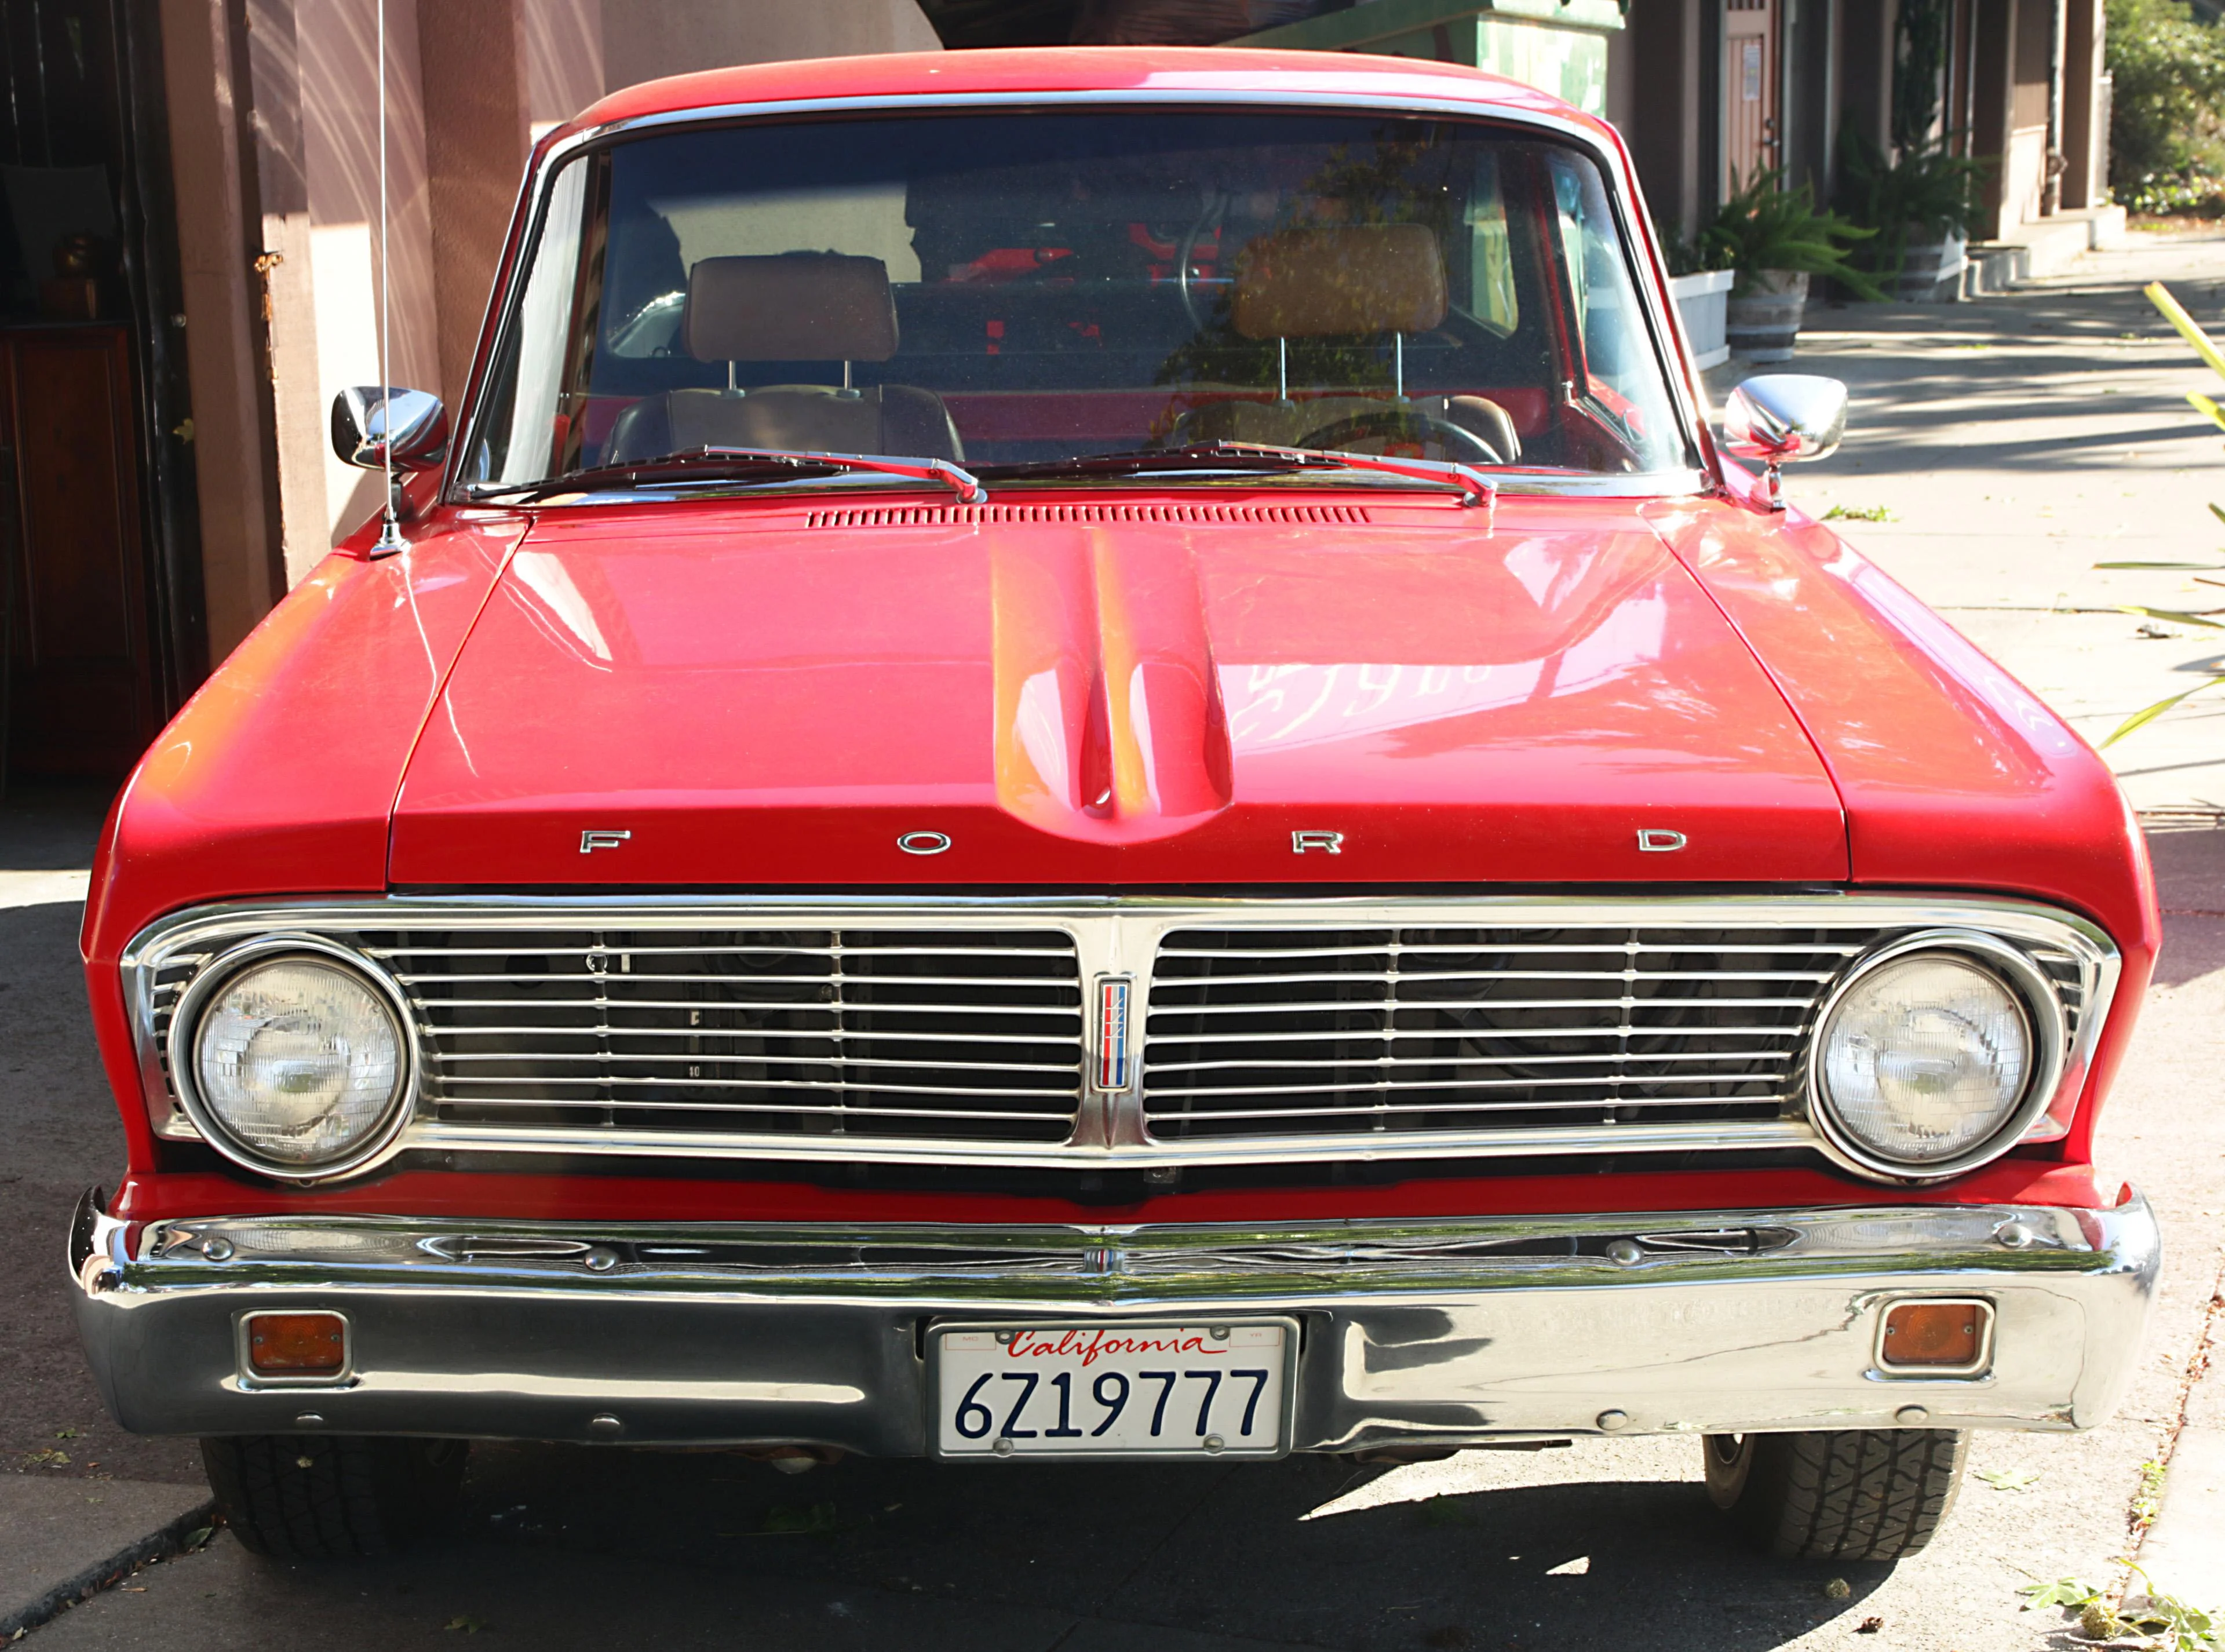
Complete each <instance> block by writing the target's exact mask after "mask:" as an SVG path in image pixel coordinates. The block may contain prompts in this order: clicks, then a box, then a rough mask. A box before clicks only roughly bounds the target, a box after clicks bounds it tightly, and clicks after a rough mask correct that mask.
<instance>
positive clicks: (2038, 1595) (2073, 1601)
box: [2017, 1578, 2101, 1611]
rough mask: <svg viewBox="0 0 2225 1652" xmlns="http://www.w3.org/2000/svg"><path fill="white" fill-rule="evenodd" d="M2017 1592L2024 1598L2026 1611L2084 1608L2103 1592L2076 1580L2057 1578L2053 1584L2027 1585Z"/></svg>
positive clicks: (2097, 1598)
mask: <svg viewBox="0 0 2225 1652" xmlns="http://www.w3.org/2000/svg"><path fill="white" fill-rule="evenodd" d="M2017 1592H2018V1593H2019V1594H2020V1595H2022V1596H2023V1597H2024V1609H2025V1611H2032V1609H2033V1608H2034V1607H2036V1606H2083V1605H2089V1604H2090V1603H2091V1602H2094V1601H2096V1600H2099V1599H2100V1598H2101V1591H2100V1590H2099V1589H2096V1588H2095V1586H2093V1585H2092V1584H2090V1583H2081V1582H2080V1581H2079V1580H2078V1579H2076V1578H2057V1579H2056V1580H2055V1581H2054V1582H2052V1583H2027V1584H2025V1586H2024V1587H2023V1588H2021V1589H2019V1590H2018V1591H2017Z"/></svg>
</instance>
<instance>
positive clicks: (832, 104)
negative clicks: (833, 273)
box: [441, 86, 1719, 503]
mask: <svg viewBox="0 0 2225 1652" xmlns="http://www.w3.org/2000/svg"><path fill="white" fill-rule="evenodd" d="M1480 90H1481V89H1480V88H1479V91H1480ZM1091 104H1099V105H1108V106H1116V107H1117V106H1138V105H1140V106H1144V107H1159V108H1165V107H1181V106H1189V107H1192V108H1223V107H1228V108H1241V109H1245V110H1251V111H1258V110H1267V109H1293V110H1303V111H1309V112H1315V113H1319V112H1323V111H1343V112H1347V113H1353V114H1366V113H1369V112H1372V111H1385V110H1387V111H1394V112H1397V113H1399V114H1408V115H1442V116H1446V117H1452V118H1457V119H1461V120H1473V121H1486V122H1498V123H1502V124H1506V125H1510V126H1522V127H1528V128H1531V129H1533V130H1537V131H1539V132H1543V133H1547V134H1550V135H1551V136H1554V137H1556V138H1558V139H1560V140H1561V141H1563V142H1567V143H1569V144H1571V145H1573V146H1574V147H1575V148H1577V149H1581V150H1582V152H1583V153H1584V154H1585V155H1587V156H1588V158H1589V159H1590V160H1591V161H1592V162H1593V163H1594V165H1595V166H1597V167H1598V168H1599V170H1600V177H1601V183H1602V184H1603V186H1604V187H1605V188H1606V191H1607V201H1608V204H1609V205H1610V206H1612V207H1613V211H1614V214H1615V221H1616V224H1617V225H1618V226H1619V227H1620V230H1621V232H1622V241H1623V249H1624V256H1625V257H1626V260H1627V261H1628V262H1629V264H1630V275H1631V281H1632V286H1634V287H1635V288H1637V290H1638V294H1639V303H1640V304H1641V305H1643V306H1644V307H1645V320H1646V332H1647V334H1648V337H1649V339H1650V341H1651V345H1652V347H1653V353H1654V359H1655V362H1656V364H1657V366H1658V370H1659V371H1660V373H1661V376H1662V380H1663V383H1664V388H1665V389H1666V390H1667V391H1668V394H1669V398H1670V402H1671V404H1672V405H1673V406H1674V407H1675V408H1676V409H1677V414H1678V415H1679V416H1680V418H1681V420H1682V421H1683V423H1682V428H1683V436H1684V440H1685V443H1686V447H1687V451H1688V452H1689V453H1691V454H1692V455H1693V456H1695V457H1700V456H1702V455H1705V454H1706V453H1708V452H1709V451H1710V450H1709V447H1708V442H1707V440H1706V429H1705V427H1706V423H1707V419H1706V411H1705V409H1704V408H1702V407H1700V406H1699V404H1698V403H1697V402H1696V400H1695V399H1694V397H1693V394H1692V376H1691V375H1690V374H1689V373H1688V372H1687V371H1686V370H1685V367H1684V357H1683V345H1682V344H1681V342H1680V341H1681V340H1682V339H1683V332H1681V331H1680V330H1679V329H1678V328H1677V326H1675V325H1674V323H1673V321H1672V319H1671V317H1670V314H1669V312H1668V308H1667V307H1666V306H1665V304H1664V301H1663V294H1662V293H1661V291H1660V290H1659V288H1658V283H1657V282H1655V281H1654V280H1653V279H1652V271H1651V269H1648V268H1647V267H1645V264H1644V263H1642V262H1640V261H1639V259H1638V258H1637V257H1636V256H1635V255H1636V254H1637V253H1638V252H1639V250H1643V249H1645V248H1648V247H1650V246H1651V239H1650V231H1648V230H1647V228H1646V225H1647V222H1648V220H1647V219H1646V218H1645V214H1643V213H1642V212H1638V211H1636V210H1634V207H1635V203H1634V202H1633V201H1632V199H1631V198H1630V197H1629V195H1628V194H1627V193H1626V188H1625V184H1626V180H1625V178H1624V176H1623V170H1622V168H1621V166H1620V162H1619V160H1618V157H1617V156H1616V155H1614V154H1613V152H1612V150H1611V149H1609V148H1608V146H1607V145H1606V144H1603V143H1601V142H1600V141H1599V139H1598V137H1597V136H1595V135H1594V134H1593V133H1592V132H1591V131H1590V130H1588V129H1587V128H1585V127H1584V126H1583V125H1582V124H1580V123H1577V122H1575V121H1571V120H1565V119H1563V118H1562V117H1559V116H1556V115H1550V114H1547V113H1545V112H1544V111H1540V110H1529V109H1513V108H1509V107H1506V105H1503V104H1493V103H1489V102H1487V101H1483V100H1481V99H1480V98H1476V99H1469V98H1452V97H1445V98H1423V97H1412V96H1399V95H1396V94H1382V93H1374V92H1369V93H1353V92H1326V91H1324V92H1306V91H1296V90H1294V91H1289V92H1232V91H1216V90H1214V89H1213V88H1212V87H1210V86H1197V87H1189V88H1176V87H1161V86H1142V87H1127V88H1115V89H1111V90H1104V91H1100V90H1095V89H1092V90H1089V91H1083V92H1073V91H1067V92H891V93H878V94H865V95H861V96H858V97H853V98H783V99H778V100H775V101H769V102H762V103H737V104H707V105H704V106H702V107H700V108H694V109H675V110H662V111H658V112H656V113H654V114H649V115H636V116H632V117H629V118H627V119H624V120H616V121H605V122H604V123H602V124H600V125H599V126H593V127H588V128H586V129H585V130H580V131H578V132H574V133H573V134H572V135H571V136H569V137H567V138H565V139H563V140H562V141H561V142H557V143H554V144H551V145H550V146H549V147H548V149H547V151H546V152H545V153H543V154H542V155H541V156H540V157H539V159H538V161H537V163H536V164H535V165H534V166H533V168H531V170H530V172H529V175H528V177H527V178H526V180H525V181H524V184H523V187H522V192H521V193H522V195H523V198H524V199H528V200H529V202H530V211H531V216H530V218H529V221H528V223H527V225H526V227H525V233H524V234H523V236H522V237H519V242H518V256H517V260H516V261H515V263H513V264H512V265H511V267H510V269H509V271H508V273H507V275H505V277H504V282H503V285H502V287H501V288H499V289H498V292H497V293H496V294H495V295H494V296H493V298H491V300H490V301H489V305H488V312H489V313H490V314H491V315H492V316H495V317H497V318H498V331H497V332H496V335H495V337H494V341H493V345H492V347H491V349H490V350H489V351H488V353H487V366H488V368H489V370H490V371H491V369H492V366H493V364H494V363H495V362H496V361H497V360H498V359H499V358H500V357H501V354H502V349H503V345H504V341H505V339H506V338H507V335H508V332H509V329H510V327H511V326H513V325H515V322H516V319H517V301H518V299H519V297H520V296H521V294H522V291H523V284H524V282H525V278H526V275H527V272H528V271H529V269H530V268H531V266H532V263H533V254H534V250H535V248H536V246H537V245H538V244H539V242H540V238H541V230H542V220H543V218H544V217H545V215H546V213H547V212H548V194H549V191H550V189H551V187H553V185H554V182H555V177H556V174H557V173H558V172H560V171H561V170H562V168H563V167H564V164H565V162H566V161H569V160H570V159H571V158H572V157H573V156H574V155H579V154H580V153H581V152H582V151H584V150H586V149H592V148H594V147H596V146H598V145H601V144H605V143H607V142H611V141H612V140H613V139H617V138H620V137H626V136H640V135H643V134H646V133H651V132H662V131H669V130H685V129H687V128H689V127H700V126H724V125H732V124H734V123H737V122H741V121H758V120H785V119H794V118H797V117H813V116H824V115H859V114H873V113H893V114H927V113H932V112H935V111H950V112H960V111H970V110H977V109H1027V108H1042V107H1045V106H1056V107H1060V108H1085V107H1087V106H1089V105H1091ZM485 389H486V386H485V382H484V381H483V379H479V378H475V379H474V382H473V383H472V386H471V394H472V404H471V405H470V406H468V407H466V408H461V409H460V418H459V420H458V423H457V428H458V429H459V430H460V432H462V433H464V434H462V435H461V436H460V439H459V440H456V441H455V442H453V444H452V445H451V446H450V449H449V459H448V469H447V472H446V474H445V475H444V476H443V477H442V478H441V496H442V497H443V498H445V499H447V501H449V502H450V503H471V502H472V501H471V497H470V495H469V493H468V492H467V491H466V489H467V485H468V484H466V481H465V478H463V476H462V474H461V466H462V465H463V463H464V456H465V455H466V453H468V452H469V451H470V450H471V448H472V446H474V445H475V443H476V442H477V440H478V438H479V427H480V425H481V423H482V421H483V420H484V418H485V411H486V410H485V408H484V407H483V406H482V405H480V404H481V402H483V400H484V398H485ZM1652 478H1661V479H1663V480H1664V482H1669V481H1671V480H1683V479H1688V478H1689V481H1690V482H1691V485H1690V486H1689V487H1672V486H1664V487H1661V488H1658V489H1656V488H1651V487H1645V486H1641V485H1639V484H1643V483H1645V482H1647V481H1649V480H1651V479H1652ZM1594 483H1595V484H1597V485H1594ZM1170 485H1181V484H1170ZM1718 485H1719V478H1716V477H1715V475H1713V474H1712V473H1710V472H1708V471H1707V470H1706V469H1705V468H1704V467H1698V468H1695V469H1693V470H1690V471H1685V470H1674V471H1657V472H1635V473H1633V474H1632V475H1629V476H1606V475H1602V476H1600V477H1598V478H1591V479H1590V481H1588V482H1587V483H1586V484H1583V485H1577V484H1573V483H1572V484H1570V485H1569V486H1566V487H1562V486H1554V487H1551V488H1550V489H1548V488H1540V489H1538V490H1537V491H1539V492H1541V493H1543V492H1550V493H1552V494H1556V495H1557V494H1563V493H1567V494H1575V495H1581V496H1584V497H1590V496H1593V495H1595V494H1596V495H1603V496H1607V497H1615V498H1664V497H1689V496H1690V495H1694V494H1699V493H1702V492H1705V491H1709V490H1712V489H1714V488H1715V487H1716V486H1718ZM1525 491H1528V490H1525Z"/></svg>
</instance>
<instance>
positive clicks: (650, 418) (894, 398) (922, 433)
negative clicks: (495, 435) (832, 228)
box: [604, 252, 966, 464]
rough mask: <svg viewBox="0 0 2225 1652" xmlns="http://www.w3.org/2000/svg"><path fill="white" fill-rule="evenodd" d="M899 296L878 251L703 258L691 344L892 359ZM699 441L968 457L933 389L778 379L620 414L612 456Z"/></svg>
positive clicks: (770, 356) (673, 395)
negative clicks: (852, 386) (874, 254)
mask: <svg viewBox="0 0 2225 1652" xmlns="http://www.w3.org/2000/svg"><path fill="white" fill-rule="evenodd" d="M680 343H681V348H683V349H684V350H686V351H687V352H688V354H689V355H690V356H693V357H694V358H695V359H696V360H698V361H705V362H741V361H747V362H795V361H839V362H842V363H844V364H848V363H851V362H860V361H869V362H878V361H886V360H888V359H889V358H891V357H892V356H894V355H895V354H896V353H897V312H896V302H895V299H894V297H893V295H892V294H891V291H890V288H889V272H888V266H887V265H885V264H884V263H882V262H881V261H880V260H879V259H878V258H861V257H851V256H846V255H844V254H841V253H834V252H787V253H781V254H779V255H777V256H772V257H733V258H699V259H697V260H696V261H695V265H694V268H693V269H690V270H689V271H688V303H687V308H686V310H685V311H684V312H683V313H682V314H681V323H680ZM699 447H772V448H781V449H785V450H789V451H800V452H807V453H895V454H901V455H904V456H906V457H911V458H923V459H948V460H950V461H951V462H952V463H953V464H961V463H963V462H964V460H965V457H966V453H965V449H964V447H963V446H962V445H961V444H960V441H959V440H958V431H957V427H955V426H954V425H953V424H952V423H951V421H950V412H949V409H948V408H946V407H944V406H943V403H942V398H941V396H936V395H935V393H934V392H933V391H931V390H922V389H914V388H913V387H911V386H910V385H905V384H884V385H880V386H878V387H876V388H875V389H869V390H852V389H845V388H843V387H841V386H840V385H834V384H776V385H768V386H765V387H764V388H761V389H753V390H711V389H683V390H669V391H667V392H665V393H664V394H663V395H662V396H646V397H643V399H642V400H641V401H639V402H635V403H634V404H633V406H631V407H630V408H627V409H626V410H625V411H624V413H622V414H620V415H618V421H617V422H616V424H615V425H613V426H612V430H611V440H610V445H609V447H608V449H607V450H606V452H605V456H604V458H605V463H609V464H625V463H628V462H630V461H632V460H636V459H653V458H656V457H657V456H659V455H661V454H664V453H688V452H692V451H694V449H696V448H699Z"/></svg>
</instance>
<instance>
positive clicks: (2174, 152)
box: [2106, 0, 2225, 211]
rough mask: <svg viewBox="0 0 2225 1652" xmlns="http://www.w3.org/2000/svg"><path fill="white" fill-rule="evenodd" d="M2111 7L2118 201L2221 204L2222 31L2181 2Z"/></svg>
mask: <svg viewBox="0 0 2225 1652" xmlns="http://www.w3.org/2000/svg"><path fill="white" fill-rule="evenodd" d="M2106 51H2107V60H2108V71H2109V73H2110V76H2111V77H2112V87H2111V92H2110V101H2109V182H2110V184H2111V186H2112V187H2113V188H2114V190H2115V191H2116V193H2117V198H2118V199H2120V200H2122V201H2124V202H2125V203H2126V204H2127V205H2128V206H2132V207H2133V209H2134V210H2135V211H2152V210H2156V209H2157V208H2158V206H2162V207H2163V209H2164V210H2170V207H2169V206H2168V205H2167V204H2166V203H2170V202H2172V201H2174V200H2177V201H2182V202H2184V204H2186V205H2188V206H2192V205H2194V204H2196V203H2197V202H2198V201H2200V200H2201V199H2204V198H2205V197H2207V196H2211V195H2215V194H2216V193H2218V192H2219V190H2220V187H2221V186H2220V184H2219V181H2218V180H2221V179H2225V21H2221V22H2204V21H2203V20H2202V19H2201V18H2199V17H2197V16H2195V14H2194V11H2193V9H2192V8H2191V7H2190V6H2188V5H2187V4H2186V3H2184V0H2108V43H2107V47H2106ZM2204 180H2206V181H2204Z"/></svg>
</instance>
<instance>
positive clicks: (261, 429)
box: [162, 0, 285, 660]
mask: <svg viewBox="0 0 2225 1652" xmlns="http://www.w3.org/2000/svg"><path fill="white" fill-rule="evenodd" d="M162 42H163V46H162V50H163V62H162V72H163V82H164V84H163V92H164V94H165V97H166V98H167V99H168V104H169V117H170V172H171V184H172V187H173V188H174V190H175V192H176V196H177V212H178V265H179V275H180V276H181V291H182V295H183V301H184V305H185V311H184V313H185V318H186V372H187V382H188V383H189V385H190V387H191V389H192V394H193V463H194V465H195V468H196V472H197V478H198V482H199V490H198V491H199V493H200V535H201V585H202V589H203V591H204V592H206V604H207V617H208V648H209V657H210V658H211V659H212V660H220V659H222V658H223V657H224V656H225V655H226V654H229V653H230V652H231V650H232V649H233V648H234V647H235V646H236V645H237V644H238V642H239V639H240V638H241V637H243V636H246V635H247V633H248V632H249V631H250V630H252V629H253V628H254V625H255V623H256V622H257V620H259V619H261V618H262V617H263V614H264V613H265V612H267V611H269V607H270V604H272V603H274V602H276V600H277V599H278V598H279V596H280V595H281V594H282V592H284V590H285V578H284V563H283V560H282V557H281V554H280V544H279V528H278V509H277V499H276V466H275V465H274V464H273V463H272V455H271V453H270V449H269V441H270V435H271V418H270V403H269V396H268V394H267V392H268V389H269V385H268V383H267V381H266V380H265V379H264V377H263V342H262V337H261V334H262V327H263V317H262V308H261V303H260V288H259V285H258V284H257V283H255V282H250V279H249V276H250V260H251V259H252V257H253V256H254V255H253V251H252V250H251V249H253V248H255V247H257V246H259V245H260V244H261V240H260V236H259V234H250V231H249V225H248V215H247V204H246V199H245V190H246V188H247V187H249V186H250V184H251V181H252V178H251V161H252V158H253V151H252V142H251V140H250V138H249V136H248V133H247V130H246V128H245V125H244V121H243V102H244V100H243V98H241V96H240V90H241V89H240V88H239V87H238V85H237V81H238V66H237V63H236V59H235V54H234V45H235V42H234V39H233V34H232V30H231V19H230V18H229V16H227V8H226V7H225V3H224V0H162ZM243 145H244V147H245V153H244V155H243ZM243 161H246V162H248V163H250V176H249V177H248V178H245V179H244V178H243V176H242V168H243ZM259 227H260V226H259V225H257V229H258V230H259Z"/></svg>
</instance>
